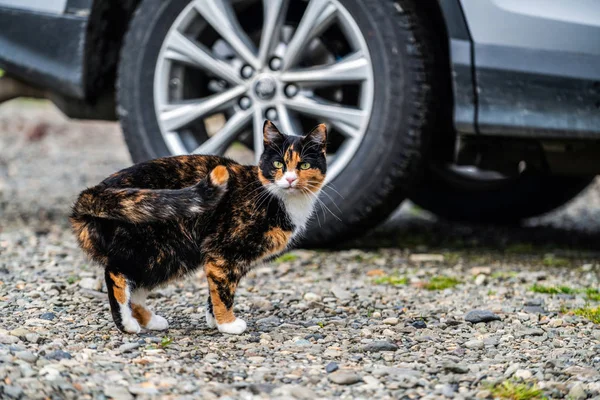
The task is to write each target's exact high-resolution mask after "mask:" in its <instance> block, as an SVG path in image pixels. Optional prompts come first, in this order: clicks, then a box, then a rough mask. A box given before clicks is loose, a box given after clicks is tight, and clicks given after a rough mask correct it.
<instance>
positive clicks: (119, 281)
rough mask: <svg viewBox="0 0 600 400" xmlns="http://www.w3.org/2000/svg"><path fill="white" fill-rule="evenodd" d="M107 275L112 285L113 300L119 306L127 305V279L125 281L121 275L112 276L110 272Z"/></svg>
mask: <svg viewBox="0 0 600 400" xmlns="http://www.w3.org/2000/svg"><path fill="white" fill-rule="evenodd" d="M108 275H109V276H110V279H112V281H113V283H114V286H113V295H114V296H115V299H116V300H117V301H118V302H119V304H125V303H127V292H126V290H127V279H125V276H123V274H113V273H112V272H109V273H108Z"/></svg>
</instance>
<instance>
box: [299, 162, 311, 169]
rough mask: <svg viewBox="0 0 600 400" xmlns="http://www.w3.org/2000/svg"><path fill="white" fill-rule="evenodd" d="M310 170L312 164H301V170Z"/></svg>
mask: <svg viewBox="0 0 600 400" xmlns="http://www.w3.org/2000/svg"><path fill="white" fill-rule="evenodd" d="M309 168H310V164H309V163H307V162H303V163H302V164H300V169H309Z"/></svg>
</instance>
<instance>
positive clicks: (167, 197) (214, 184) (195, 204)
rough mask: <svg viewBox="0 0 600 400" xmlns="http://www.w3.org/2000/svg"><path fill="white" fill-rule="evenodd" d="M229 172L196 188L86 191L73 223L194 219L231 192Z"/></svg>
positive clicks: (214, 174) (218, 170)
mask: <svg viewBox="0 0 600 400" xmlns="http://www.w3.org/2000/svg"><path fill="white" fill-rule="evenodd" d="M228 180H229V172H228V171H227V168H226V167H225V166H223V165H219V166H217V167H215V168H214V169H213V170H212V171H211V172H210V174H209V175H208V176H207V177H206V178H205V179H203V180H201V181H200V182H198V183H197V184H196V185H194V186H190V187H186V188H183V189H156V190H154V189H135V188H121V189H118V188H105V187H102V186H101V185H99V186H95V187H92V188H89V189H86V190H84V191H83V192H81V194H80V195H79V198H78V199H77V201H76V202H75V205H74V206H73V213H72V215H71V218H70V219H71V223H72V224H73V226H74V227H75V225H76V223H77V222H78V221H81V220H86V219H88V218H89V217H93V218H102V219H109V220H119V221H126V222H131V223H136V224H137V223H146V222H155V221H165V220H172V219H176V218H190V217H194V216H198V215H200V214H201V213H202V212H204V211H206V210H210V209H212V208H213V207H214V206H216V205H217V203H218V202H219V201H220V200H221V197H222V196H223V194H224V193H225V192H226V191H227V182H228Z"/></svg>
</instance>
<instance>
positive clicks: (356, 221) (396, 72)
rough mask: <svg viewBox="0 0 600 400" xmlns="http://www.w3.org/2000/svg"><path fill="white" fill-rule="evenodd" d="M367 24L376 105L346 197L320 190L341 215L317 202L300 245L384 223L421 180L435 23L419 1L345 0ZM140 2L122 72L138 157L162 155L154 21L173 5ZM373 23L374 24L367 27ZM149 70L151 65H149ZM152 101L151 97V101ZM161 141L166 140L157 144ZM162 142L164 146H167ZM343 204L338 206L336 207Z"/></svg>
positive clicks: (122, 108)
mask: <svg viewBox="0 0 600 400" xmlns="http://www.w3.org/2000/svg"><path fill="white" fill-rule="evenodd" d="M340 1H341V3H343V4H344V6H345V7H346V8H347V9H348V10H349V11H350V12H351V14H352V15H353V17H354V18H355V19H356V20H357V23H358V24H359V26H360V27H361V29H363V34H364V35H365V39H366V40H367V43H368V45H369V49H370V52H371V57H372V61H373V67H374V73H375V106H374V107H373V113H372V116H371V121H370V123H369V127H368V130H367V134H366V136H365V139H364V142H363V143H362V144H361V147H360V148H359V150H358V151H357V154H356V155H355V156H354V158H353V159H352V160H351V162H350V164H349V165H348V166H347V167H346V168H345V169H344V171H342V172H341V173H340V175H338V177H337V178H336V179H335V180H334V181H333V184H334V185H335V188H336V189H337V190H338V191H339V192H342V193H343V195H344V200H343V201H342V200H340V198H339V197H337V195H336V194H335V193H333V192H330V191H328V193H329V195H330V196H331V197H332V198H334V199H335V200H336V203H337V205H334V204H333V203H332V202H331V200H330V199H329V198H328V197H327V196H322V197H321V198H322V200H323V201H324V202H325V204H326V206H327V207H328V208H329V209H331V210H332V211H333V212H334V213H335V214H336V215H337V216H338V217H340V218H341V221H339V220H338V219H337V218H335V217H333V216H332V215H330V214H329V213H328V212H326V213H325V219H323V214H322V210H321V209H320V208H319V207H317V208H318V210H317V212H319V214H320V222H318V221H317V219H314V220H313V221H312V222H311V223H310V224H309V227H308V230H307V232H306V234H305V235H304V237H305V239H304V240H303V241H302V242H301V243H300V245H302V246H310V247H323V246H327V245H332V244H336V243H340V242H341V241H343V240H346V239H349V238H352V237H355V236H357V235H360V234H364V233H365V232H366V231H368V230H369V229H371V228H373V227H374V226H376V225H377V224H378V223H380V222H381V221H383V220H384V219H385V218H386V217H387V216H388V215H389V214H390V213H391V212H392V211H393V210H394V209H395V208H396V207H397V206H398V205H399V204H400V203H401V202H402V200H404V198H405V196H404V193H405V192H406V188H409V187H410V186H411V185H412V183H413V182H414V181H415V180H416V179H418V178H419V176H420V174H421V171H423V170H424V168H423V165H424V163H425V158H426V156H427V154H426V149H427V148H428V143H429V137H430V135H431V131H432V127H433V126H434V124H435V119H434V115H433V114H434V113H433V111H434V110H435V109H436V108H437V104H436V102H437V101H439V100H438V99H439V98H441V96H436V88H437V87H441V85H437V86H436V82H435V81H436V79H438V76H437V75H436V72H435V68H434V66H435V65H437V66H438V69H439V66H440V65H447V64H448V60H443V61H441V60H436V56H439V55H438V54H436V53H438V52H436V51H434V49H435V48H436V45H435V41H436V40H440V38H439V37H437V38H436V37H435V35H434V33H433V32H434V31H435V30H434V29H433V28H432V27H431V26H430V25H431V24H432V22H431V19H429V18H428V17H427V15H426V13H424V12H423V11H422V10H419V9H417V8H416V7H415V4H418V0H398V1H392V0H340ZM183 2H185V0H173V1H171V2H164V1H161V0H142V2H141V3H140V5H139V6H138V9H137V10H136V13H135V14H134V17H133V19H132V21H131V24H130V27H129V31H128V32H127V34H126V37H125V41H124V45H123V49H122V52H121V61H120V65H119V74H118V78H117V93H118V97H117V99H118V103H117V104H118V107H117V114H118V115H119V117H120V120H121V125H122V127H123V132H124V135H125V140H126V143H127V146H128V148H129V151H130V154H131V156H132V159H133V161H134V162H140V161H143V160H146V159H149V158H155V157H158V156H163V155H166V154H163V153H164V151H160V149H159V151H157V149H156V146H157V144H156V140H155V139H152V137H153V136H154V137H156V135H157V133H158V132H159V130H158V124H157V122H156V121H155V120H156V117H155V116H154V110H153V107H151V109H150V110H149V107H144V106H143V104H144V101H145V100H144V99H145V98H147V97H148V96H151V92H149V91H148V88H147V86H152V85H151V84H149V82H153V75H154V71H153V69H154V64H153V63H152V62H153V61H154V62H155V60H152V57H151V56H150V57H149V56H148V53H152V51H154V52H156V49H155V48H154V50H152V51H150V50H148V48H149V47H152V46H156V44H155V43H153V42H149V39H150V37H151V35H153V34H155V33H154V32H155V31H156V27H157V26H158V27H160V28H161V29H163V28H164V26H163V25H164V24H165V23H166V22H164V20H165V19H166V20H168V17H165V13H168V11H167V10H166V9H167V8H173V6H169V4H172V3H183ZM365 26H367V27H368V29H366V30H365V29H364V27H365ZM149 70H150V71H149ZM146 101H147V100H146ZM159 146H160V145H159ZM163 146H164V144H163ZM338 206H339V209H338V208H336V207H338Z"/></svg>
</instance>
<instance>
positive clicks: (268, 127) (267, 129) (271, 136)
mask: <svg viewBox="0 0 600 400" xmlns="http://www.w3.org/2000/svg"><path fill="white" fill-rule="evenodd" d="M281 140H283V134H282V133H281V132H279V129H277V127H276V126H275V124H274V123H272V122H271V121H269V120H266V121H265V124H264V125H263V141H264V145H265V147H267V146H268V145H270V144H271V143H278V142H281Z"/></svg>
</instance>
